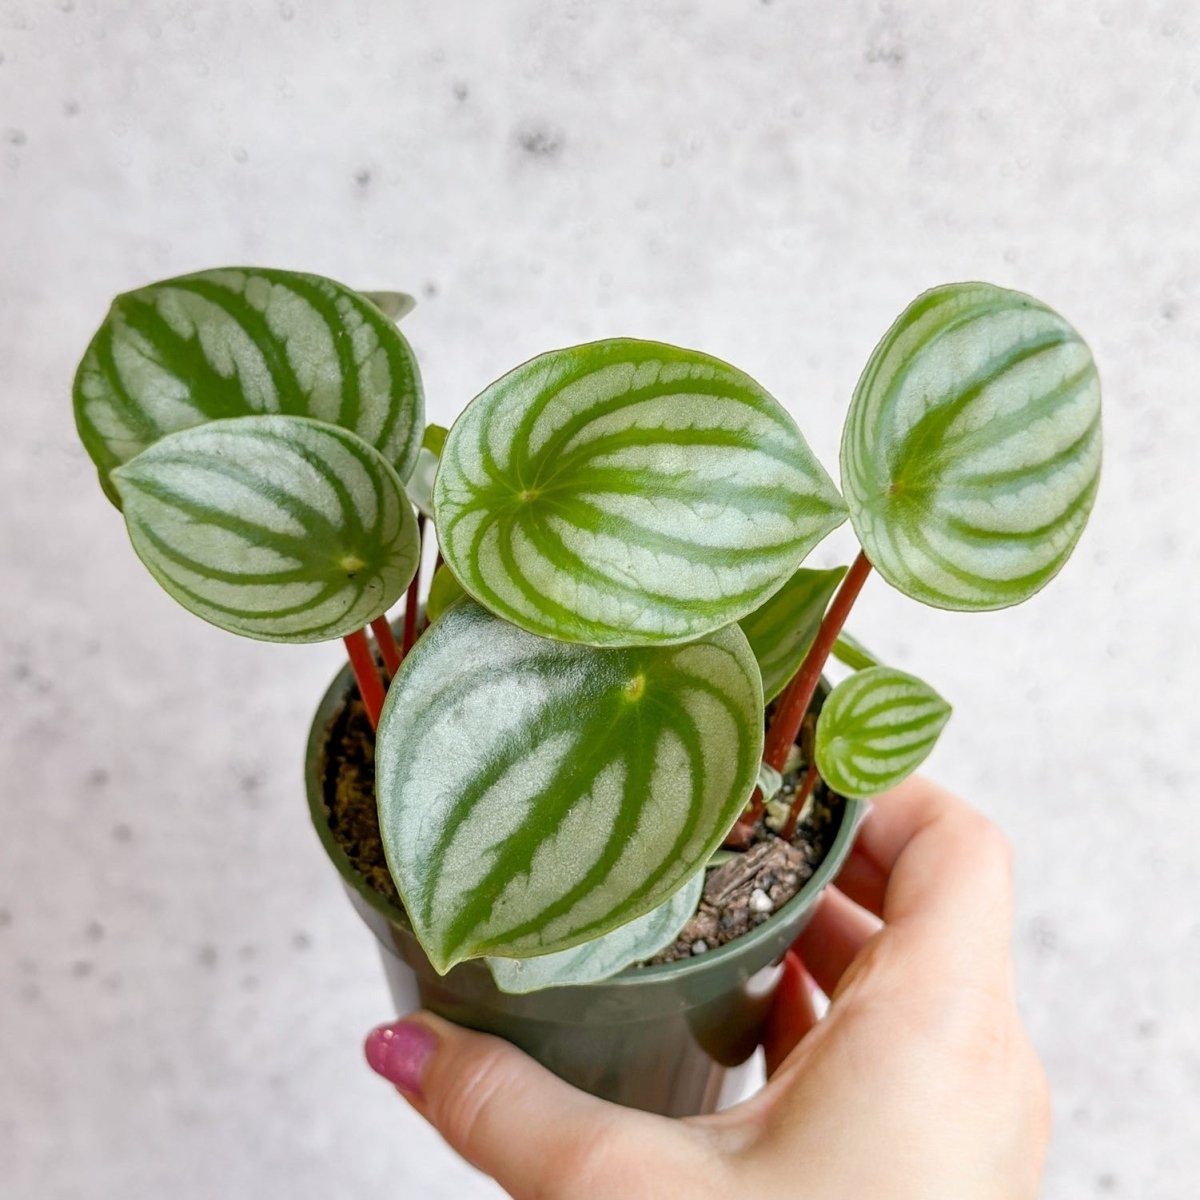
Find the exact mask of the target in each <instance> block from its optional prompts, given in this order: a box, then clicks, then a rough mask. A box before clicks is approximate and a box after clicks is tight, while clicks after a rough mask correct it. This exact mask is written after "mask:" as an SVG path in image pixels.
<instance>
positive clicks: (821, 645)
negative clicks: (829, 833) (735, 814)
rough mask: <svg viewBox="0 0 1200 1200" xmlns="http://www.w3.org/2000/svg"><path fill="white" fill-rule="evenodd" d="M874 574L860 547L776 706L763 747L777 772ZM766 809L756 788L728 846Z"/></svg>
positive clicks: (741, 839) (741, 840) (743, 840)
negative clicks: (856, 605)
mask: <svg viewBox="0 0 1200 1200" xmlns="http://www.w3.org/2000/svg"><path fill="white" fill-rule="evenodd" d="M870 573H871V564H870V562H869V561H868V559H867V555H866V552H865V551H863V550H860V551H859V552H858V557H857V558H856V559H855V560H854V562H853V563H851V564H850V569H849V570H848V571H847V572H846V576H845V578H844V579H843V580H842V583H841V586H840V587H839V588H838V590H837V595H835V596H834V598H833V603H832V604H831V605H830V606H829V611H828V612H827V613H826V614H825V618H824V620H822V622H821V627H820V629H818V630H817V636H816V638H815V639H814V641H813V644H812V645H811V646H810V647H809V648H808V653H807V654H806V655H805V656H804V661H803V662H802V663H801V664H800V669H799V670H798V671H797V672H796V674H795V675H794V676H792V682H791V683H789V684H788V685H787V688H786V689H785V690H784V693H783V695H782V696H781V697H780V698H779V703H778V704H776V706H775V715H774V716H773V717H772V718H771V725H770V728H768V730H767V740H766V743H765V744H764V746H763V760H764V761H765V762H766V763H767V764H768V766H772V767H774V768H775V770H776V771H781V772H782V770H783V768H784V767H785V766H786V765H787V760H788V755H789V754H790V753H791V750H792V746H793V745H795V742H796V735H797V734H798V733H799V732H800V725H801V723H802V722H803V720H804V714H805V713H806V712H808V706H809V705H810V704H811V703H812V698H813V696H814V695H815V693H816V690H817V684H818V683H819V682H820V680H821V671H822V670H823V669H824V667H825V663H826V662H827V661H828V660H829V653H830V651H831V650H832V649H833V643H834V642H836V641H837V639H838V634H839V633H841V632H842V626H843V625H845V623H846V618H847V616H849V615H850V610H851V609H852V608H853V607H854V601H855V600H857V599H858V593H859V592H861V591H862V587H863V584H864V583H866V581H867V576H868V575H869V574H870ZM810 769H811V768H810ZM762 812H763V797H762V792H761V791H760V790H759V789H758V788H755V789H754V795H753V796H752V797H751V798H750V810H749V812H747V813H746V815H745V816H743V817H742V818H741V819H740V820H739V821H738V823H737V824H736V825H735V826H734V827H733V829H731V830H730V832H729V837H727V838H726V839H725V844H726V845H727V846H739V845H744V844H748V842H749V837H750V834H752V833H753V831H754V826H755V825H756V824H757V823H758V820H759V818H760V817H761V816H762Z"/></svg>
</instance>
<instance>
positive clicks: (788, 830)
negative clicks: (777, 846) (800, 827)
mask: <svg viewBox="0 0 1200 1200" xmlns="http://www.w3.org/2000/svg"><path fill="white" fill-rule="evenodd" d="M820 778H821V773H820V772H819V771H818V770H817V764H816V763H813V764H812V765H811V766H810V767H809V768H808V770H807V771H805V772H804V779H803V780H802V781H801V783H800V787H799V789H798V790H797V792H796V794H795V796H793V797H792V807H791V809H790V810H789V812H788V819H787V822H786V823H785V824H784V827H783V829H782V830H780V833H779V836H780V837H781V838H783V840H784V841H785V842H790V841H791V840H792V838H794V837H795V836H796V822H797V821H799V820H800V814H801V812H803V811H804V806H805V804H806V803H807V802H808V798H809V796H811V795H812V790H813V788H815V787H816V786H817V781H818V780H819V779H820Z"/></svg>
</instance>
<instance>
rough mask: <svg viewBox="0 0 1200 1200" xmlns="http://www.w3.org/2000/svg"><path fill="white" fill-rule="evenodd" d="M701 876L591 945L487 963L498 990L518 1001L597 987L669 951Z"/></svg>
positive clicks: (699, 890) (691, 909)
mask: <svg viewBox="0 0 1200 1200" xmlns="http://www.w3.org/2000/svg"><path fill="white" fill-rule="evenodd" d="M705 870H706V868H703V867H702V868H701V869H700V871H698V872H697V873H696V874H695V875H693V876H692V878H691V879H689V880H688V881H687V883H685V884H684V885H683V887H681V888H680V889H679V891H677V892H676V893H675V894H674V895H673V896H672V897H670V899H668V900H665V901H663V903H662V904H660V905H659V906H658V907H657V908H654V909H651V910H650V912H648V913H645V914H644V915H643V916H640V917H636V918H635V919H634V920H632V921H629V922H628V923H627V924H625V925H621V926H618V927H617V928H616V929H614V930H612V931H611V932H610V933H606V934H604V935H603V936H601V937H598V938H593V939H592V940H591V941H590V942H583V943H582V944H581V945H578V946H572V947H571V949H570V950H559V951H558V952H557V953H556V954H541V955H539V956H538V957H537V958H489V959H488V960H487V964H488V967H489V968H490V970H491V972H492V978H493V979H495V981H496V986H497V987H498V988H499V989H500V990H501V991H502V992H509V993H510V994H515V995H522V994H524V993H526V992H536V991H540V990H541V989H542V988H548V987H564V986H566V985H568V984H581V983H598V982H599V981H600V980H602V979H611V978H612V976H614V975H616V974H617V973H618V972H619V971H623V970H624V969H625V968H626V967H628V966H631V965H632V964H634V963H639V962H645V961H646V959H648V958H653V957H654V956H655V955H656V954H657V953H658V952H659V951H660V950H665V949H666V948H667V947H668V946H669V945H671V943H672V942H674V941H675V939H676V938H677V937H678V936H679V931H680V930H681V929H682V928H683V927H684V926H685V925H686V924H687V923H688V921H690V920H691V919H692V916H693V914H694V913H695V911H696V908H697V906H698V905H699V903H700V897H701V895H702V894H703V892H704V872H705Z"/></svg>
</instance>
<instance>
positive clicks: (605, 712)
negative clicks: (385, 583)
mask: <svg viewBox="0 0 1200 1200" xmlns="http://www.w3.org/2000/svg"><path fill="white" fill-rule="evenodd" d="M762 742H763V723H762V690H761V686H760V683H759V676H758V668H757V666H756V665H755V662H754V656H753V654H751V652H750V647H749V646H748V645H747V643H746V639H745V636H744V635H743V634H742V632H741V630H740V629H739V628H738V627H737V626H736V625H730V626H727V627H726V628H724V629H721V630H718V631H716V632H715V633H712V634H709V635H708V636H706V637H704V638H702V639H700V640H698V641H696V642H692V643H690V644H688V645H685V646H674V647H635V648H631V649H624V650H598V649H595V648H592V647H588V646H581V645H577V644H572V643H568V642H559V641H551V640H549V639H547V638H540V637H536V636H534V635H533V634H530V633H526V632H525V631H524V630H521V629H518V628H517V627H516V626H515V625H511V624H509V623H508V622H507V621H503V620H501V619H500V618H498V617H496V616H493V615H492V614H491V613H489V612H488V611H487V610H486V609H484V608H481V607H480V606H479V605H477V604H474V603H471V602H470V601H467V600H464V601H462V602H460V603H458V604H455V605H454V606H453V607H451V608H450V609H449V610H448V611H447V612H446V613H444V614H443V615H442V617H441V619H440V620H438V621H436V622H435V623H434V624H433V625H431V626H430V627H429V629H428V630H427V631H426V633H425V634H424V636H422V637H421V639H420V640H419V641H418V642H417V644H416V646H415V647H414V648H413V650H412V651H411V652H410V653H409V656H408V657H407V658H406V659H405V661H404V666H403V667H402V668H401V670H400V672H399V674H398V675H397V676H396V678H395V679H394V680H393V682H392V686H391V689H390V690H389V693H388V699H387V704H386V705H385V707H384V711H383V716H382V718H381V719H380V724H379V737H378V746H377V754H376V790H377V794H378V800H379V819H380V828H381V830H382V834H383V843H384V848H385V850H386V853H387V859H388V865H389V867H390V869H391V873H392V877H393V878H394V879H395V881H396V886H397V889H398V890H399V892H400V895H401V897H402V899H403V901H404V907H405V909H406V910H407V912H408V915H409V917H410V919H411V921H412V924H413V929H414V930H415V931H416V934H417V937H418V938H419V939H420V941H421V944H422V946H424V948H425V951H426V953H427V954H428V956H429V959H430V961H431V962H432V963H433V964H434V966H435V967H436V968H437V969H438V970H439V971H446V970H448V969H449V968H450V967H451V966H453V965H454V964H455V963H456V962H460V961H462V960H463V959H466V958H474V957H479V956H482V955H498V956H502V957H504V958H528V957H531V956H536V955H540V954H546V953H550V952H552V951H557V950H566V949H568V948H570V947H571V946H577V945H579V944H580V943H582V942H585V941H588V940H590V939H592V938H595V937H599V936H600V935H602V934H605V933H608V932H609V931H610V930H612V929H615V928H617V927H618V926H620V925H624V924H626V923H627V922H629V921H632V920H634V918H636V917H640V916H641V915H642V914H643V913H647V912H649V911H650V910H651V909H653V908H657V907H658V905H660V904H662V903H663V902H664V901H665V900H666V899H667V898H668V897H669V896H671V895H672V894H673V893H674V892H675V891H677V890H678V889H679V888H680V887H681V886H682V885H683V884H684V882H685V881H686V880H687V879H688V878H689V877H690V876H692V875H694V874H695V873H696V872H697V871H699V869H700V868H701V867H702V866H703V865H704V862H705V860H706V859H707V858H708V856H709V855H710V854H711V853H712V852H713V851H714V850H715V849H716V848H717V847H718V846H719V845H720V844H721V842H722V840H723V839H724V837H725V835H726V833H728V831H729V829H730V828H731V827H732V825H733V823H734V821H735V820H736V819H737V818H738V816H739V814H740V813H741V811H742V808H743V807H744V805H745V803H746V800H747V798H748V797H749V795H750V790H751V788H753V786H754V781H755V778H756V777H757V773H758V762H759V759H760V758H761V756H762Z"/></svg>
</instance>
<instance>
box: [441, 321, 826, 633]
mask: <svg viewBox="0 0 1200 1200" xmlns="http://www.w3.org/2000/svg"><path fill="white" fill-rule="evenodd" d="M434 505H435V508H436V511H437V524H438V535H439V538H440V541H441V544H442V551H443V553H444V554H445V556H446V561H447V562H449V563H450V564H451V565H452V566H453V568H454V573H455V575H457V576H458V578H459V579H460V580H461V581H462V583H463V586H464V587H465V588H466V589H467V591H468V592H470V593H471V594H472V595H473V596H474V597H475V598H476V599H477V600H479V602H480V603H482V604H485V605H486V606H487V607H488V608H490V609H491V610H492V611H493V612H495V613H498V614H499V615H500V616H503V617H506V618H507V619H508V620H510V621H512V622H514V623H515V624H517V625H520V626H521V627H522V628H524V629H528V630H530V631H531V632H533V633H540V634H543V635H545V636H548V637H555V638H562V639H565V640H568V641H574V642H586V643H589V644H591V645H596V646H626V645H641V644H652V643H671V642H682V641H687V640H689V639H690V638H693V637H696V636H698V635H700V634H702V633H706V632H708V631H710V630H713V629H716V628H719V627H720V626H722V625H726V624H728V623H729V622H731V621H736V620H737V619H738V618H739V617H742V616H744V615H745V614H746V613H748V612H752V611H753V610H754V609H755V608H757V607H758V605H759V604H761V603H762V602H763V600H765V599H766V597H767V596H769V595H770V594H771V593H772V592H773V591H775V589H776V588H778V587H779V585H780V581H781V580H783V579H785V578H786V577H787V576H788V575H790V574H791V572H792V571H794V570H795V569H796V568H797V567H798V566H799V565H800V562H801V560H802V559H803V558H804V556H805V555H806V554H807V553H808V552H809V550H811V549H812V547H813V546H815V545H816V544H817V542H819V541H820V540H821V538H823V537H824V536H825V535H826V534H827V533H828V532H829V531H830V530H832V529H834V528H835V527H836V526H838V525H839V524H840V523H841V522H842V521H843V520H844V519H845V509H844V505H843V504H842V501H841V497H840V496H839V495H838V493H837V489H836V488H835V487H834V486H833V483H832V482H831V480H830V479H829V477H828V476H827V475H826V474H825V472H824V470H823V469H822V468H821V466H820V464H819V463H818V462H817V461H816V459H815V458H814V457H813V455H812V452H811V451H810V450H809V448H808V445H807V444H806V443H805V441H804V438H803V436H802V435H801V434H800V431H799V430H798V429H797V428H796V425H795V422H794V421H793V420H792V419H791V417H789V416H788V414H787V413H786V412H785V411H784V409H783V408H782V407H780V405H779V404H778V403H777V402H776V401H775V400H773V399H772V398H771V396H770V395H768V394H767V392H765V391H764V390H763V389H762V388H761V387H759V385H758V384H756V383H755V382H754V380H752V379H751V378H749V376H747V375H743V374H742V373H741V372H740V371H738V370H735V369H734V368H733V367H731V366H728V365H727V364H726V363H723V362H720V361H719V360H718V359H715V358H710V357H709V356H708V355H706V354H699V353H697V352H695V351H692V350H680V349H678V348H676V347H674V346H664V345H661V344H659V343H656V342H640V341H630V340H616V341H607V342H593V343H591V344H589V345H585V346H575V347H572V348H570V349H567V350H559V351H555V352H552V353H550V354H543V355H541V356H540V357H539V358H535V359H533V360H532V361H531V362H528V363H525V364H524V365H523V366H520V367H518V368H517V369H516V370H515V371H511V372H510V373H509V374H507V375H505V376H504V378H502V379H500V380H498V381H497V382H496V383H494V384H492V385H491V386H490V387H489V388H488V389H487V390H486V391H484V392H483V393H482V394H481V395H479V396H477V397H476V398H475V399H474V400H473V401H472V402H471V404H470V405H469V406H468V408H467V409H466V411H465V412H464V413H463V414H462V416H461V417H459V419H458V420H457V421H456V422H455V424H454V426H453V428H452V429H451V430H450V436H449V437H448V438H447V440H446V447H445V452H444V453H443V455H442V466H441V468H440V470H439V471H438V478H437V483H436V484H435V487H434Z"/></svg>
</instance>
